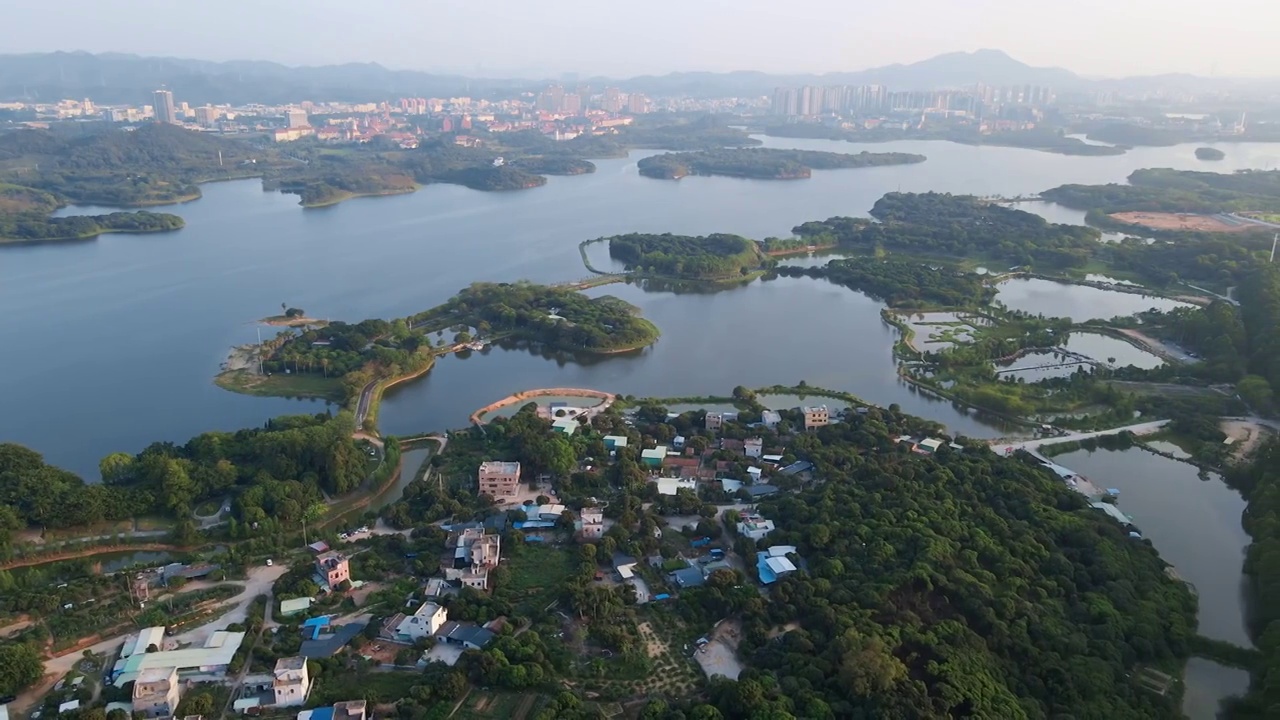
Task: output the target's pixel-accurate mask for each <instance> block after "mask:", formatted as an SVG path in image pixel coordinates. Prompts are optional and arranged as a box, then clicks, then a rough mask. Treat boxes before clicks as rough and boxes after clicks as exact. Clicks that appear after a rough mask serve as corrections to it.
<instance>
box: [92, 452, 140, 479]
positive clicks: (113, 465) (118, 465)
mask: <svg viewBox="0 0 1280 720" xmlns="http://www.w3.org/2000/svg"><path fill="white" fill-rule="evenodd" d="M98 471H99V472H100V473H101V474H102V482H103V483H105V484H107V485H120V484H123V483H126V482H128V481H129V480H130V479H131V475H132V473H133V456H132V455H130V454H128V453H122V452H114V453H111V454H110V455H108V456H106V457H104V458H102V460H101V461H99V462H98Z"/></svg>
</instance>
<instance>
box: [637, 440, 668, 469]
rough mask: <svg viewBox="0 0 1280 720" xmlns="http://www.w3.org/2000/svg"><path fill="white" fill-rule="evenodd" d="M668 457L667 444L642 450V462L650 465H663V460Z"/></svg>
mask: <svg viewBox="0 0 1280 720" xmlns="http://www.w3.org/2000/svg"><path fill="white" fill-rule="evenodd" d="M666 459H667V446H666V445H659V446H658V447H655V448H649V449H648V450H642V451H641V452H640V462H642V463H644V464H645V465H648V466H649V467H661V466H662V461H663V460H666Z"/></svg>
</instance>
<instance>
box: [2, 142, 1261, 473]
mask: <svg viewBox="0 0 1280 720" xmlns="http://www.w3.org/2000/svg"><path fill="white" fill-rule="evenodd" d="M765 142H766V145H768V146H772V147H800V148H809V149H826V150H835V151H842V152H858V151H860V150H863V149H865V150H868V151H871V152H877V151H880V152H889V151H904V152H919V153H922V154H924V155H926V156H928V158H929V159H928V161H927V162H925V163H921V164H918V165H904V166H896V167H879V168H865V169H859V170H839V171H820V172H815V173H814V175H813V177H812V178H811V179H809V180H805V181H800V182H788V183H780V182H771V181H761V180H743V179H732V178H704V177H697V178H687V179H685V180H682V181H679V182H669V181H661V180H652V179H649V178H644V177H640V176H639V175H638V173H637V172H636V166H635V164H636V161H637V159H639V158H641V157H644V156H645V155H647V154H649V153H633V154H632V156H631V157H629V158H620V159H612V160H602V161H599V162H598V163H597V166H598V171H597V172H596V173H594V174H591V175H582V176H577V177H564V178H551V179H550V181H549V182H548V184H547V185H546V186H544V187H542V188H538V189H535V190H529V191H522V192H512V193H484V192H477V191H473V190H468V189H466V188H463V187H458V186H452V185H433V186H430V187H427V188H424V189H422V190H421V191H419V192H417V193H415V194H412V195H404V196H397V197H388V198H366V199H358V200H352V201H349V202H345V203H342V204H340V205H337V206H335V207H332V208H327V209H322V210H304V209H303V208H301V207H299V206H298V205H297V198H296V196H292V195H281V194H277V193H264V192H262V190H261V186H260V183H259V182H258V181H256V180H248V181H239V182H229V183H218V184H213V185H207V186H205V187H204V198H203V199H201V200H199V201H196V202H193V203H188V204H184V205H181V206H177V207H176V208H175V211H176V212H178V213H180V214H181V215H182V216H183V217H184V218H185V219H186V221H187V226H186V228H184V229H183V230H181V231H178V232H176V233H170V234H165V235H154V236H130V235H107V236H103V237H102V238H101V239H98V240H95V241H86V242H79V243H68V244H55V245H38V246H21V247H19V246H9V247H3V248H0V308H3V312H0V338H3V339H4V343H5V346H6V350H8V352H5V353H4V356H3V361H2V364H3V370H4V372H3V373H0V398H2V399H3V406H4V408H5V409H6V410H7V412H4V413H0V438H2V439H3V440H5V441H14V442H19V443H22V444H25V445H28V446H31V447H33V448H35V449H36V450H39V451H40V452H42V453H44V454H45V455H46V457H47V458H48V459H49V460H50V461H51V462H54V463H57V464H59V465H62V466H64V467H66V468H68V469H70V470H73V471H75V472H78V473H81V474H83V475H85V476H86V477H89V478H90V479H96V476H97V462H98V460H99V459H100V458H101V457H102V456H104V455H106V454H107V453H110V452H113V451H117V450H122V451H127V452H138V451H139V450H141V449H142V448H143V447H145V446H146V445H147V444H148V443H150V442H153V441H157V440H171V441H179V442H181V441H184V440H186V439H187V438H189V437H190V436H192V435H194V434H197V433H199V432H202V431H205V430H212V429H223V430H232V429H236V428H241V427H251V426H256V425H259V424H261V423H262V422H263V421H265V420H266V419H267V418H270V417H272V416H274V415H278V414H281V413H297V412H320V411H323V410H324V409H325V407H326V406H325V403H323V402H319V401H312V400H287V399H280V398H255V397H246V396H239V395H235V394H232V393H228V392H224V391H222V390H220V389H218V388H217V387H215V386H214V385H213V384H212V382H211V378H212V376H213V375H214V374H215V373H216V372H217V370H218V366H219V364H220V363H221V362H222V361H223V360H224V359H225V357H226V353H227V350H228V349H229V347H230V346H232V345H235V344H242V343H246V342H252V341H253V340H254V338H255V329H256V326H255V324H254V323H255V321H256V319H257V318H261V317H263V316H266V315H271V314H274V313H276V312H278V311H279V307H280V303H282V302H286V303H288V304H289V305H291V306H295V307H301V308H304V309H305V310H307V312H308V313H309V314H311V315H313V316H317V317H327V318H334V319H344V320H350V321H356V320H360V319H363V318H366V317H396V316H403V315H407V314H410V313H412V312H416V311H419V310H422V309H424V308H427V307H431V306H432V305H435V304H437V303H439V302H441V301H443V300H445V299H447V298H448V297H450V296H451V295H452V294H453V293H455V292H456V291H457V290H458V289H459V288H460V287H462V286H463V285H465V284H466V283H468V282H472V281H475V280H494V281H511V280H517V279H521V278H525V279H530V280H535V281H540V282H553V281H561V280H571V279H576V278H581V277H583V276H585V275H586V272H585V270H584V269H583V267H582V262H581V257H580V255H579V253H578V248H577V244H578V242H580V241H581V240H583V239H587V238H593V237H599V236H602V235H609V234H616V233H623V232H632V231H639V232H665V231H670V232H677V233H707V232H732V233H740V234H743V235H747V236H750V237H766V236H769V235H787V234H789V232H790V230H791V228H792V227H794V226H795V225H797V224H799V223H801V222H804V221H806V220H812V219H820V218H826V217H830V216H833V215H855V216H857V215H865V214H866V212H867V211H868V210H869V209H870V208H871V206H872V205H873V204H874V203H875V201H876V200H877V199H878V198H879V197H880V196H881V195H883V194H884V193H886V192H890V191H894V190H903V191H925V190H938V191H946V192H957V193H962V192H969V193H977V194H1002V195H1010V196H1012V195H1020V194H1026V193H1034V192H1038V191H1040V190H1043V189H1045V188H1048V187H1052V186H1055V185H1058V184H1062V183H1068V182H1073V183H1103V182H1122V181H1123V180H1124V178H1125V177H1126V176H1127V175H1128V174H1129V173H1130V172H1132V171H1133V170H1135V169H1137V168H1141V167H1183V168H1187V169H1191V168H1196V167H1199V166H1198V165H1196V161H1195V160H1194V156H1193V155H1192V154H1191V152H1189V151H1188V150H1187V147H1184V146H1178V147H1173V148H1142V149H1138V150H1135V151H1133V152H1130V153H1127V154H1125V155H1121V156H1116V157H1102V158H1086V157H1068V156H1063V155H1052V154H1048V153H1040V152H1035V151H1030V150H1021V149H1016V148H993V147H970V146H964V145H956V144H953V143H946V142H899V143H887V144H874V145H857V144H850V143H843V142H834V141H821V140H815V141H807V140H784V139H779V138H766V139H765ZM1192 149H1193V148H1192ZM1278 159H1280V146H1277V145H1267V144H1241V145H1237V146H1232V149H1231V152H1229V154H1228V157H1227V160H1225V161H1223V162H1222V163H1219V164H1215V166H1214V168H1215V169H1216V170H1219V171H1224V172H1225V171H1231V170H1234V169H1237V168H1245V167H1267V166H1269V165H1275V164H1276V163H1277V160H1278ZM103 211H105V209H102V208H70V209H67V210H65V211H64V212H65V213H77V212H78V213H96V212H103ZM598 247H599V248H600V249H603V246H598ZM601 256H604V257H606V258H607V251H606V252H603V253H600V252H595V251H593V254H592V257H593V258H600V257H601ZM602 259H604V258H602ZM813 285H814V287H811V288H808V289H804V290H798V289H797V288H800V287H801V286H800V285H791V284H787V283H781V282H778V281H775V282H773V283H766V282H758V283H754V284H752V285H751V286H748V287H747V288H745V289H739V290H734V291H729V292H727V293H726V294H724V295H722V296H704V295H675V294H672V293H657V294H654V295H646V294H644V293H643V292H641V291H639V290H636V289H634V288H610V289H606V291H607V292H615V293H617V294H619V295H622V296H624V297H626V298H627V299H629V300H632V301H633V302H637V304H639V305H641V306H642V307H644V308H645V310H646V312H647V313H649V314H650V317H651V318H652V319H654V320H655V321H656V322H658V324H659V325H660V326H661V327H662V330H663V333H664V335H663V339H662V340H661V341H660V342H659V344H658V346H657V347H655V348H653V349H651V350H649V351H646V352H644V353H641V354H640V355H639V356H635V357H622V358H615V359H611V360H608V361H604V362H600V363H597V364H595V365H587V366H579V365H575V364H570V362H569V361H568V360H566V359H564V358H556V357H544V356H541V355H537V354H531V353H529V352H526V351H521V350H514V351H513V350H498V349H495V350H493V351H492V352H491V353H489V354H488V355H479V354H478V355H477V356H475V357H473V358H471V359H468V360H460V359H454V358H450V359H448V360H445V361H443V362H441V363H440V364H439V366H438V367H437V368H436V369H435V370H434V371H433V372H432V373H431V374H430V375H429V376H428V377H427V378H424V379H423V380H422V381H420V382H419V383H415V384H411V385H409V386H407V387H405V388H404V389H403V390H401V391H399V392H398V393H396V394H395V395H394V396H393V397H392V402H391V403H390V405H391V406H392V407H389V408H387V409H384V411H383V415H382V417H383V422H384V425H385V427H386V428H387V429H388V430H390V431H392V432H399V431H401V430H404V429H408V428H411V429H413V430H414V431H419V430H440V429H445V428H448V427H453V426H457V425H459V424H461V423H463V422H465V420H466V416H467V414H468V413H470V412H471V411H472V410H474V409H475V408H477V407H479V406H480V405H483V404H485V403H487V402H490V401H492V400H494V399H496V398H498V397H501V396H502V395H503V394H505V393H507V392H510V391H512V390H517V389H524V388H527V387H530V386H532V385H540V384H549V383H551V382H553V381H555V382H573V383H574V384H580V383H581V384H588V385H592V386H597V387H607V388H609V389H614V390H621V391H623V392H637V393H641V392H643V393H644V394H649V393H653V394H659V395H673V394H680V393H697V394H705V393H726V392H728V391H729V390H730V389H732V387H733V386H734V385H737V384H746V385H751V384H757V383H759V384H772V383H794V382H797V381H799V380H801V379H804V380H807V381H808V382H810V383H813V384H824V385H832V386H835V387H839V388H842V389H847V390H850V391H853V392H855V393H858V394H860V395H862V396H864V397H866V398H867V399H870V400H874V401H876V402H899V403H900V404H901V405H902V406H903V408H904V409H908V410H909V411H911V412H916V413H919V414H923V415H927V416H929V417H932V418H934V419H937V420H939V421H941V422H944V423H946V424H948V425H949V426H951V427H952V428H953V429H955V430H956V431H958V432H965V433H970V434H975V435H976V434H980V433H981V432H982V428H983V427H986V426H983V425H981V424H980V423H978V422H977V421H975V420H973V419H971V418H968V417H967V416H965V415H962V414H959V413H957V412H956V411H955V410H954V409H953V408H952V407H951V405H950V404H948V403H931V402H926V401H923V400H921V399H920V398H919V397H918V396H916V395H913V394H912V393H911V392H910V391H909V390H907V389H906V388H905V387H902V386H899V385H898V384H897V382H896V381H895V380H894V379H893V377H892V367H891V366H889V365H888V363H889V357H890V355H889V345H890V344H891V342H892V339H893V334H892V331H890V330H889V329H888V328H883V327H881V326H880V325H879V322H880V320H879V317H878V310H879V306H878V305H877V304H876V303H873V302H871V301H869V300H867V299H866V298H863V297H861V296H858V295H855V294H853V293H849V292H848V291H846V290H841V289H839V288H836V287H835V286H825V285H823V284H821V283H813ZM760 298H766V299H767V301H765V300H761V299H760ZM829 303H830V304H829ZM850 314H856V315H859V317H850V316H849V315H850ZM1104 314H1105V313H1104ZM863 316H867V317H863ZM832 321H834V322H832ZM850 333H866V336H865V337H858V336H852V337H851V336H850ZM428 388H429V389H428ZM986 432H987V433H994V432H997V430H996V429H994V428H987V430H986Z"/></svg>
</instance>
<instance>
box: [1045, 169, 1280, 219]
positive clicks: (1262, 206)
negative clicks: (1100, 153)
mask: <svg viewBox="0 0 1280 720" xmlns="http://www.w3.org/2000/svg"><path fill="white" fill-rule="evenodd" d="M1128 181H1129V184H1128V185H1119V184H1108V185H1061V186H1059V187H1056V188H1051V189H1049V190H1045V191H1044V192H1042V193H1040V196H1041V197H1043V198H1044V199H1045V200H1049V201H1050V202H1055V203H1058V204H1060V205H1065V206H1067V207H1070V208H1075V209H1077V210H1095V211H1098V212H1101V213H1115V212H1126V211H1145V212H1169V213H1225V212H1245V211H1271V212H1280V170H1242V171H1239V172H1234V173H1211V172H1200V171H1193V170H1170V169H1168V168H1155V169H1143V170H1135V171H1133V172H1132V173H1131V174H1130V175H1129V177H1128Z"/></svg>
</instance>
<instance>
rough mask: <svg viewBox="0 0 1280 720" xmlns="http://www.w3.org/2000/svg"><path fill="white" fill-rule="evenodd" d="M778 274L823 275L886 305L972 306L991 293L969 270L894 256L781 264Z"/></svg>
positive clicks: (992, 293)
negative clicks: (804, 264) (818, 263)
mask: <svg viewBox="0 0 1280 720" xmlns="http://www.w3.org/2000/svg"><path fill="white" fill-rule="evenodd" d="M778 274H779V275H785V276H789V277H811V278H825V279H827V280H830V281H831V282H833V283H836V284H837V285H843V286H845V287H847V288H849V289H850V290H857V291H859V292H865V293H867V294H868V295H870V296H872V297H875V298H879V299H881V300H883V301H884V302H885V304H887V305H888V306H889V307H910V308H916V309H919V308H925V307H976V306H980V305H985V304H986V303H987V302H988V301H989V300H990V299H991V298H992V297H993V296H994V295H995V291H994V290H993V289H992V288H991V287H990V286H989V285H987V284H986V283H985V282H983V280H982V278H981V277H980V276H978V275H974V274H973V273H967V272H963V271H959V270H956V269H954V268H949V267H934V266H931V265H926V264H924V263H920V262H916V261H911V260H903V259H898V258H877V257H858V258H846V259H842V260H832V261H830V262H828V263H827V264H826V266H825V267H810V268H800V267H790V266H784V267H780V268H778Z"/></svg>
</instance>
